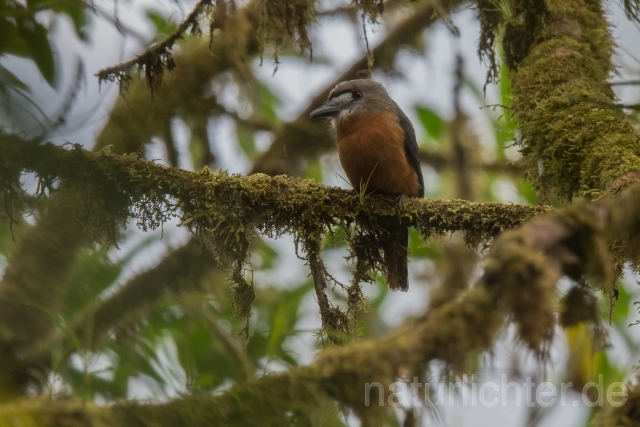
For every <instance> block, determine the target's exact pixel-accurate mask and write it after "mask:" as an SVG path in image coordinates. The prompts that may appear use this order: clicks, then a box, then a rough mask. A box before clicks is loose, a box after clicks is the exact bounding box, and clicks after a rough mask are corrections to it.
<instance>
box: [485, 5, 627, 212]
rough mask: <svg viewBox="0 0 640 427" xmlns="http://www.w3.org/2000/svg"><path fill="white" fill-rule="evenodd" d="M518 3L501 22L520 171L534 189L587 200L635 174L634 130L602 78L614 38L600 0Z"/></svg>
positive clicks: (611, 190)
mask: <svg viewBox="0 0 640 427" xmlns="http://www.w3.org/2000/svg"><path fill="white" fill-rule="evenodd" d="M518 5H519V6H518V8H515V9H514V10H515V15H514V16H510V17H507V18H506V21H502V23H501V24H502V25H503V26H504V28H505V29H504V33H503V46H504V50H505V54H506V62H507V65H508V66H509V67H510V68H511V70H512V73H511V75H510V77H511V82H512V87H513V93H514V97H515V102H514V105H513V109H514V112H515V117H516V118H517V120H518V122H519V124H520V127H521V129H522V133H523V139H522V141H521V152H522V154H523V163H524V165H525V168H526V176H527V178H528V179H529V180H531V182H532V183H533V185H534V187H535V188H536V189H537V190H538V191H539V192H540V193H542V194H544V193H546V192H548V191H553V192H554V193H556V194H557V195H559V196H560V197H561V198H564V199H571V198H572V197H574V196H580V197H584V198H587V199H591V200H593V199H596V198H598V197H601V196H603V195H605V194H613V193H615V192H617V191H620V189H622V188H625V187H626V186H628V185H629V184H631V183H633V182H635V181H637V180H638V177H639V174H638V173H637V171H638V170H640V144H638V142H639V140H640V133H639V132H638V131H637V129H635V128H634V127H633V124H632V123H631V122H630V121H628V120H627V119H626V117H625V115H624V113H623V112H622V111H621V110H620V109H619V108H616V106H615V104H614V102H615V101H616V99H615V94H614V92H613V90H612V89H611V87H610V86H609V85H607V84H606V80H607V79H608V78H609V76H610V75H611V73H612V72H613V69H614V68H613V63H612V60H611V58H612V54H613V46H614V43H613V39H612V36H611V33H610V31H609V24H608V22H607V20H606V18H605V13H604V10H603V6H602V2H601V1H599V0H584V1H583V0H558V1H552V2H542V1H540V0H527V1H523V2H519V3H518ZM491 19H495V17H491V16H490V17H488V18H486V19H485V20H489V21H490V20H491ZM503 19H505V18H503ZM485 27H486V26H485ZM487 28H489V29H490V28H491V27H486V28H485V29H487ZM485 33H486V34H492V33H491V32H490V31H488V30H487V31H485ZM512 53H518V55H515V54H512Z"/></svg>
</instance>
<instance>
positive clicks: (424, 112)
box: [416, 107, 444, 141]
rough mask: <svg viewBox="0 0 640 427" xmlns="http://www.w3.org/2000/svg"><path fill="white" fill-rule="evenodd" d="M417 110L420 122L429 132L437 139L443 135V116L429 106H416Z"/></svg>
mask: <svg viewBox="0 0 640 427" xmlns="http://www.w3.org/2000/svg"><path fill="white" fill-rule="evenodd" d="M416 112H417V113H418V117H419V118H420V123H421V124H422V127H424V130H425V131H427V134H429V136H430V137H431V138H433V139H435V140H436V141H438V140H439V139H440V138H441V137H442V133H443V131H444V121H443V120H442V117H440V115H438V113H436V112H435V111H433V110H432V109H430V108H428V107H416Z"/></svg>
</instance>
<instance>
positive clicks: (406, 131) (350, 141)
mask: <svg viewBox="0 0 640 427" xmlns="http://www.w3.org/2000/svg"><path fill="white" fill-rule="evenodd" d="M309 117H310V118H316V117H328V118H330V119H331V125H332V127H333V129H334V131H335V134H336V139H337V142H338V154H339V156H340V163H341V164H342V168H343V169H344V171H345V172H346V173H347V177H348V178H349V181H350V183H351V185H352V186H353V188H354V189H355V190H356V191H363V190H364V191H365V192H366V193H371V192H377V193H382V194H388V195H392V196H397V197H398V200H399V201H401V200H402V198H404V197H406V196H408V197H420V198H422V197H424V181H423V178H422V171H421V170H420V159H419V157H418V144H417V142H416V134H415V131H414V130H413V126H412V125H411V122H410V121H409V119H408V118H407V116H406V115H405V114H404V113H403V112H402V110H401V109H400V107H398V105H397V104H396V103H395V102H394V101H393V100H392V99H391V98H390V97H389V94H387V91H386V90H385V88H384V87H383V86H382V85H381V84H380V83H376V82H373V81H371V80H350V81H347V82H342V83H340V84H338V85H337V86H336V87H335V88H333V90H332V91H331V93H330V94H329V99H328V100H327V101H326V102H325V103H324V104H323V105H322V106H321V107H320V108H317V109H315V110H313V111H312V112H311V114H309ZM408 244H409V230H408V228H406V227H402V228H401V229H400V230H398V231H397V232H394V233H392V234H391V235H390V236H389V238H388V239H385V241H383V242H382V250H383V251H384V260H385V264H386V267H387V272H388V279H389V287H390V288H391V289H392V290H395V289H400V290H401V291H406V290H407V289H408V287H409V284H408V282H407V245H408Z"/></svg>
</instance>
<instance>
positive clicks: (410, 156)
mask: <svg viewBox="0 0 640 427" xmlns="http://www.w3.org/2000/svg"><path fill="white" fill-rule="evenodd" d="M398 120H399V121H400V126H401V127H402V130H403V131H404V154H405V156H406V157H407V162H409V165H411V167H412V168H413V170H414V171H415V173H416V175H417V176H418V181H419V182H420V193H419V195H420V198H423V197H424V178H422V169H421V168H420V152H419V149H418V142H417V141H416V132H415V130H413V126H412V125H411V121H410V120H409V118H408V117H407V116H406V115H405V114H404V113H403V112H402V111H400V112H399V113H398Z"/></svg>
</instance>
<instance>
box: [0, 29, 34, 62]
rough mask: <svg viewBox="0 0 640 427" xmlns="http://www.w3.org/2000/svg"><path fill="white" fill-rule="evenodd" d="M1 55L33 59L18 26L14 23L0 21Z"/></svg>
mask: <svg viewBox="0 0 640 427" xmlns="http://www.w3.org/2000/svg"><path fill="white" fill-rule="evenodd" d="M1 54H9V55H16V56H22V57H27V58H30V57H31V52H30V51H29V48H28V47H27V45H26V44H25V42H24V40H23V39H22V36H21V35H20V31H18V26H17V24H16V23H15V22H13V21H9V20H0V55H1Z"/></svg>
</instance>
